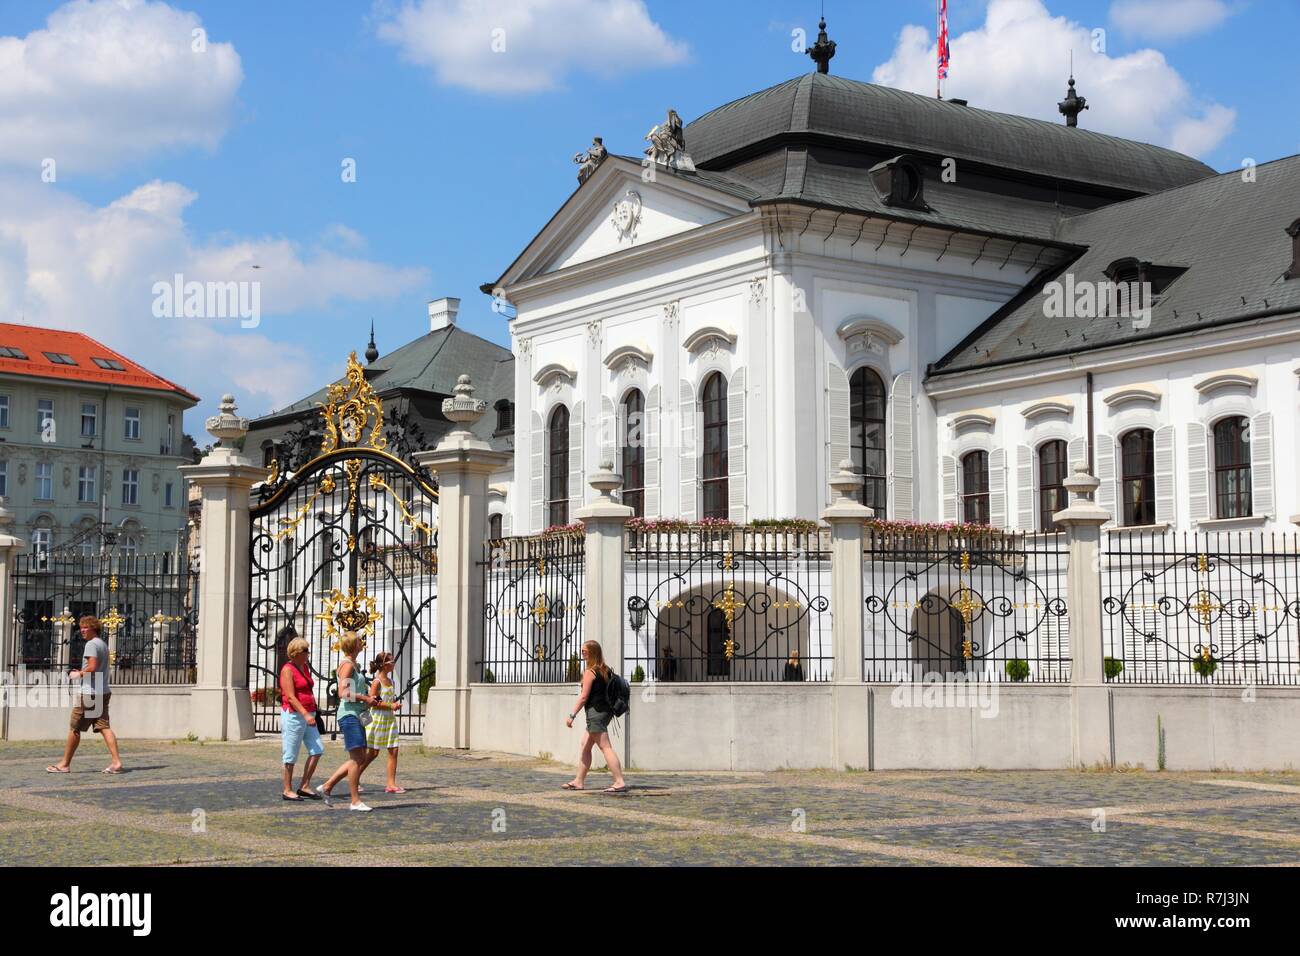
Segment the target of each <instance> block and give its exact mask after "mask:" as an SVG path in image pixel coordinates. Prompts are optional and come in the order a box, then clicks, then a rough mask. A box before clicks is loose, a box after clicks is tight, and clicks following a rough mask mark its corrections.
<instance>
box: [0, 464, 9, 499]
mask: <svg viewBox="0 0 1300 956" xmlns="http://www.w3.org/2000/svg"><path fill="white" fill-rule="evenodd" d="M7 494H9V462H7V461H0V497H4V496H5V495H7Z"/></svg>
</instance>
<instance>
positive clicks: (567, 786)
mask: <svg viewBox="0 0 1300 956" xmlns="http://www.w3.org/2000/svg"><path fill="white" fill-rule="evenodd" d="M560 789H561V790H586V789H587V788H586V787H575V786H574V785H573V784H571V783H566V784H564V786H562V787H560Z"/></svg>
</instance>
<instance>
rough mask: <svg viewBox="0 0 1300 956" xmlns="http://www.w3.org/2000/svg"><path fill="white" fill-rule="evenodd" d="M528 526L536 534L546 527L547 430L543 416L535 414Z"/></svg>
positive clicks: (530, 459)
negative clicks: (543, 422) (544, 522)
mask: <svg viewBox="0 0 1300 956" xmlns="http://www.w3.org/2000/svg"><path fill="white" fill-rule="evenodd" d="M528 458H529V476H528V524H529V527H530V529H531V530H532V531H533V532H534V533H536V532H538V531H541V530H543V529H544V528H545V527H546V525H545V524H543V523H542V522H543V521H545V520H546V519H545V515H546V470H545V463H546V428H545V427H544V426H543V425H542V416H541V415H539V414H538V413H537V412H533V436H532V447H531V449H530V450H529V455H528Z"/></svg>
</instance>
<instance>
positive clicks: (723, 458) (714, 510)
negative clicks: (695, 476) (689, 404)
mask: <svg viewBox="0 0 1300 956" xmlns="http://www.w3.org/2000/svg"><path fill="white" fill-rule="evenodd" d="M701 400H702V402H703V405H704V408H703V409H702V411H703V416H702V417H703V421H704V442H703V445H704V454H703V456H702V457H701V466H702V468H701V479H702V480H701V486H702V490H703V493H704V513H703V515H702V516H701V517H704V518H726V517H727V514H728V506H729V501H728V497H727V380H726V379H725V378H723V377H722V373H721V372H714V373H713V374H712V375H710V376H709V377H708V379H706V380H705V382H704V392H703V395H702V396H701Z"/></svg>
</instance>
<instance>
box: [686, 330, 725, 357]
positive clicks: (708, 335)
mask: <svg viewBox="0 0 1300 956" xmlns="http://www.w3.org/2000/svg"><path fill="white" fill-rule="evenodd" d="M735 344H736V333H735V332H733V331H731V330H730V329H727V328H723V327H722V326H720V325H705V326H702V327H701V328H698V329H696V330H695V331H694V332H692V333H691V334H690V335H688V336H686V341H685V342H683V343H682V346H683V347H684V348H685V349H686V351H688V352H691V353H692V354H693V353H696V352H706V351H707V352H717V351H718V350H719V349H723V348H731V347H732V346H733V345H735Z"/></svg>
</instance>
